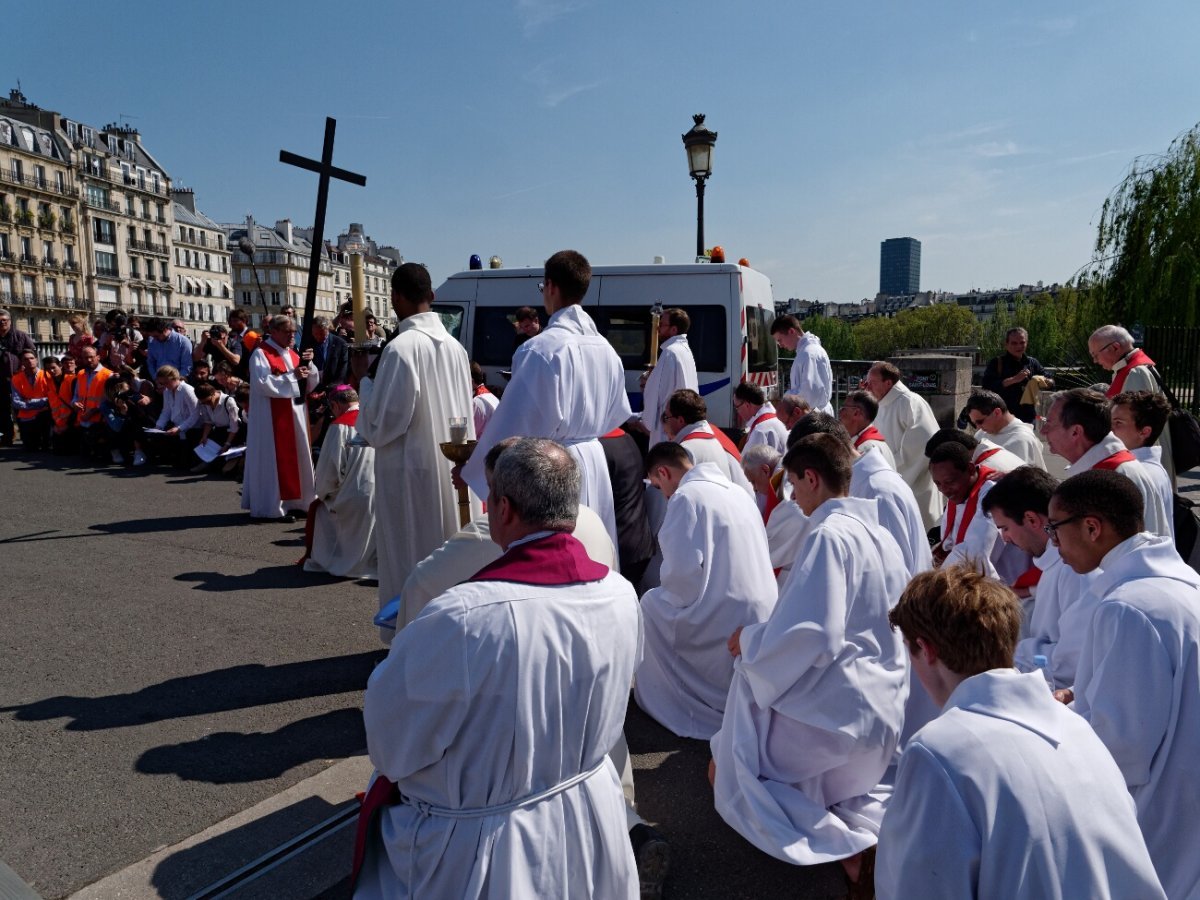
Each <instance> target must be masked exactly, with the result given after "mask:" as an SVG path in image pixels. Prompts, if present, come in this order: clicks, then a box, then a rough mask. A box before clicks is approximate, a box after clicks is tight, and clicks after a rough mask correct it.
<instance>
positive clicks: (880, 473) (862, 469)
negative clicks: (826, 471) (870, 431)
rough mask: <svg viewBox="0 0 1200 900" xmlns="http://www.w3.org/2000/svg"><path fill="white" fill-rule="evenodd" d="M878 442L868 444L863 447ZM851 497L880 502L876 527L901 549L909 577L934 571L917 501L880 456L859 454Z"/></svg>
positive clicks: (897, 474)
mask: <svg viewBox="0 0 1200 900" xmlns="http://www.w3.org/2000/svg"><path fill="white" fill-rule="evenodd" d="M878 443H879V441H868V442H867V443H866V444H863V446H864V447H866V446H868V445H870V444H878ZM850 496H851V497H858V498H859V499H862V500H878V501H879V509H878V516H879V524H880V525H881V526H883V529H884V530H885V531H886V532H888V534H890V535H891V536H892V537H893V538H895V540H896V543H897V544H898V545H899V546H900V553H901V554H903V556H904V568H905V571H906V572H907V573H908V577H909V578H912V577H913V576H914V575H916V574H918V573H920V572H924V571H927V570H928V569H932V568H933V553H932V552H931V551H930V549H929V539H928V537H927V536H926V534H925V527H924V523H923V522H922V521H921V510H920V509H919V508H918V507H917V498H916V497H914V496H913V492H912V488H910V487H909V486H908V485H907V484H906V483H905V481H904V479H903V478H901V477H900V474H899V473H898V472H897V471H896V470H895V469H893V468H892V467H891V466H889V465H887V462H886V460H885V459H884V457H883V454H882V453H879V452H876V451H871V452H868V453H862V454H861V455H860V456H859V457H858V458H857V459H856V460H854V465H853V467H852V468H851V469H850Z"/></svg>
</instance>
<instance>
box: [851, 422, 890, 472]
mask: <svg viewBox="0 0 1200 900" xmlns="http://www.w3.org/2000/svg"><path fill="white" fill-rule="evenodd" d="M867 427H868V428H869V427H870V426H867ZM866 430H867V429H866V428H864V429H863V431H866ZM860 437H862V431H860V432H859V433H858V434H856V435H855V436H854V440H855V441H856V442H857V441H858V439H859V438H860ZM854 449H855V450H857V451H858V452H859V453H878V454H879V455H880V456H882V457H883V458H884V460H885V461H886V462H887V464H888V465H889V466H891V467H892V469H895V468H896V454H894V453H892V448H891V447H889V446H888V445H887V441H886V440H883V441H877V440H875V439H874V438H872V439H870V440H866V441H863V442H862V443H861V444H859V443H855V445H854Z"/></svg>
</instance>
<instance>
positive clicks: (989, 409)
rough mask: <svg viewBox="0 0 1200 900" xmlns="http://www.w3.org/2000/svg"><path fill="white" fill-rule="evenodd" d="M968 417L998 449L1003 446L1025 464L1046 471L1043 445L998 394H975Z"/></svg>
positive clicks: (968, 403) (970, 399)
mask: <svg viewBox="0 0 1200 900" xmlns="http://www.w3.org/2000/svg"><path fill="white" fill-rule="evenodd" d="M967 418H969V419H970V420H971V424H972V425H974V426H975V428H977V429H978V430H979V431H981V432H983V433H984V434H986V435H987V436H988V437H989V438H990V439H991V440H992V441H993V442H994V443H995V444H996V445H997V446H999V447H1003V448H1004V449H1005V450H1007V451H1008V452H1009V453H1012V454H1013V455H1014V456H1016V457H1018V458H1019V459H1021V460H1022V462H1024V463H1025V464H1027V465H1031V466H1037V467H1038V468H1039V469H1044V468H1046V458H1045V456H1044V455H1043V454H1042V442H1041V441H1040V440H1038V436H1037V435H1036V434H1034V431H1033V429H1032V428H1031V427H1030V426H1029V425H1027V424H1026V423H1024V422H1022V421H1021V420H1020V419H1018V418H1017V417H1016V416H1014V415H1013V414H1012V412H1011V411H1010V410H1009V408H1008V404H1007V403H1005V402H1004V398H1003V397H1001V396H1000V395H999V394H996V393H993V392H992V391H980V390H976V391H974V392H973V393H972V394H971V396H970V397H968V398H967Z"/></svg>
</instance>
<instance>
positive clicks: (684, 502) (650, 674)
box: [633, 441, 778, 740]
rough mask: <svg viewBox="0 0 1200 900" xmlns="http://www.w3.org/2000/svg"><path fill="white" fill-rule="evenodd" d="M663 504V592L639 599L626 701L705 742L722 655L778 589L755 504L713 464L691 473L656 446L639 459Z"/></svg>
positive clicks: (721, 691)
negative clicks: (630, 698)
mask: <svg viewBox="0 0 1200 900" xmlns="http://www.w3.org/2000/svg"><path fill="white" fill-rule="evenodd" d="M646 475H647V477H648V478H649V479H650V483H651V484H653V485H654V486H655V487H657V488H658V489H659V490H660V491H662V493H663V496H664V497H666V498H667V515H666V518H665V519H664V520H663V524H662V527H661V528H660V529H659V531H658V543H659V546H660V547H661V548H662V555H663V563H662V569H661V574H660V578H661V586H660V587H657V588H654V589H653V590H650V591H647V592H646V593H645V594H643V595H642V624H643V627H644V629H645V635H646V637H645V641H646V643H645V649H644V655H643V658H642V665H641V667H640V668H639V669H638V674H637V683H636V685H635V686H634V692H633V693H634V698H635V699H636V700H637V703H638V706H640V707H641V708H642V709H643V710H645V711H646V713H647V714H649V715H650V716H651V718H653V719H654V720H655V721H657V722H658V723H659V724H661V725H662V726H663V727H665V728H667V729H668V730H670V731H671V732H673V733H674V734H677V735H679V736H680V737H690V738H699V739H701V740H708V739H709V738H711V737H712V736H713V734H714V733H715V732H716V730H717V729H718V728H720V727H721V716H722V714H723V713H724V711H725V698H726V696H727V695H728V693H729V682H730V680H731V679H732V677H733V659H732V658H731V657H730V655H729V649H728V646H727V643H728V640H729V635H730V633H731V632H732V631H733V630H734V629H735V628H737V627H738V626H739V625H750V624H756V623H758V622H763V621H766V618H767V616H769V615H770V614H771V610H772V609H773V608H774V606H775V600H776V598H777V597H778V588H777V587H776V584H775V579H774V577H773V575H772V572H771V557H770V554H769V552H768V550H767V537H766V534H765V532H764V531H763V528H762V519H761V517H760V515H759V512H758V510H757V509H756V508H755V505H754V502H753V501H752V500H751V499H750V498H749V497H747V496H746V495H745V493H744V492H743V491H741V490H739V489H738V488H736V487H735V486H734V485H733V484H732V483H731V482H730V481H729V479H728V478H726V477H725V476H723V475H722V474H721V473H720V471H719V470H718V469H717V467H716V466H715V465H713V464H712V463H701V464H700V465H698V466H697V465H693V464H692V460H691V457H689V456H688V454H687V451H686V450H685V449H684V448H683V447H682V446H680V445H679V444H676V443H673V442H671V441H663V442H661V443H658V444H656V445H655V446H654V447H652V448H651V449H650V453H649V455H648V456H647V458H646Z"/></svg>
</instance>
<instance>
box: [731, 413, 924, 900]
mask: <svg viewBox="0 0 1200 900" xmlns="http://www.w3.org/2000/svg"><path fill="white" fill-rule="evenodd" d="M851 454H852V450H851V447H850V445H849V444H848V443H847V442H846V441H844V440H841V439H839V438H836V437H834V436H832V435H829V434H813V435H810V436H808V437H806V438H803V439H801V440H800V441H798V442H796V444H795V445H794V446H793V447H792V448H791V449H790V450H788V452H787V456H785V457H784V466H785V467H786V468H787V470H788V478H789V480H790V481H791V483H792V489H793V495H794V497H795V501H796V503H797V504H798V505H799V507H800V508H801V509H802V510H803V511H804V513H805V515H807V516H809V518H810V521H809V532H808V537H807V538H806V539H805V542H804V544H803V545H802V547H801V548H800V553H799V555H798V556H797V558H796V564H795V566H794V568H793V570H792V577H791V578H790V579H789V581H788V583H787V585H786V586H785V588H784V591H783V594H782V596H780V598H779V602H778V603H777V604H776V606H775V610H774V611H773V612H772V613H771V617H770V618H769V619H768V620H767V621H766V622H764V623H762V624H760V625H747V626H746V627H745V628H739V629H738V630H737V631H735V632H734V633H733V635H732V636H731V637H730V639H729V651H730V653H731V654H732V655H733V656H734V657H736V658H737V659H736V661H735V663H734V673H733V683H732V684H731V685H730V687H729V697H728V698H727V699H726V701H725V718H724V720H723V721H722V722H721V730H720V731H718V732H717V734H716V735H715V736H714V737H713V739H712V742H711V746H712V751H713V765H712V766H710V770H709V775H710V778H711V779H712V781H713V790H714V800H715V803H716V808H717V812H719V813H720V814H721V817H722V818H723V819H724V820H725V821H726V822H728V823H729V825H730V826H732V827H733V828H734V829H735V830H736V831H737V832H738V833H739V834H741V835H742V836H743V837H744V838H746V839H747V840H748V841H750V842H751V843H752V844H754V845H755V846H756V847H758V848H759V849H760V850H763V851H765V852H766V853H770V854H771V855H772V856H774V857H777V858H778V859H782V860H785V861H787V862H791V863H794V864H796V865H805V866H807V865H814V864H817V863H825V862H832V861H833V860H841V861H842V864H843V866H844V867H845V869H846V876H847V878H848V879H849V880H850V882H851V885H852V886H861V883H860V867H861V866H862V863H863V861H864V860H863V851H865V850H868V849H870V848H873V847H874V846H875V841H876V837H877V835H878V834H879V824H880V822H881V821H882V819H883V798H882V797H881V796H880V795H878V794H874V793H873V789H874V788H875V787H876V785H878V783H879V781H880V779H881V777H882V776H883V774H884V772H885V771H886V769H887V767H888V763H889V762H891V759H892V755H893V753H895V751H896V746H897V744H898V743H899V739H900V730H901V727H902V725H903V720H904V701H905V699H906V697H907V696H908V661H907V660H906V659H905V655H904V648H903V647H902V646H901V642H900V637H899V635H897V634H895V633H894V632H893V631H892V629H891V627H890V626H889V625H888V621H887V615H888V611H889V610H890V609H891V608H892V606H893V605H894V604H895V603H896V601H897V600H898V599H899V598H900V594H901V592H902V591H903V590H904V585H905V583H906V582H907V580H908V576H907V569H906V568H905V565H904V558H903V557H902V556H901V554H900V548H899V546H898V545H897V544H896V541H895V540H894V539H893V538H892V536H891V535H889V534H888V533H887V532H886V531H885V530H884V529H882V528H881V527H880V526H879V520H878V517H877V516H876V512H875V509H876V503H875V501H873V500H858V499H854V498H851V497H849V496H847V495H848V492H849V489H850V468H851V459H852V455H851ZM861 875H862V876H863V877H864V878H866V881H867V883H868V884H869V866H868V867H867V869H866V870H864V871H862V872H861Z"/></svg>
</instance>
